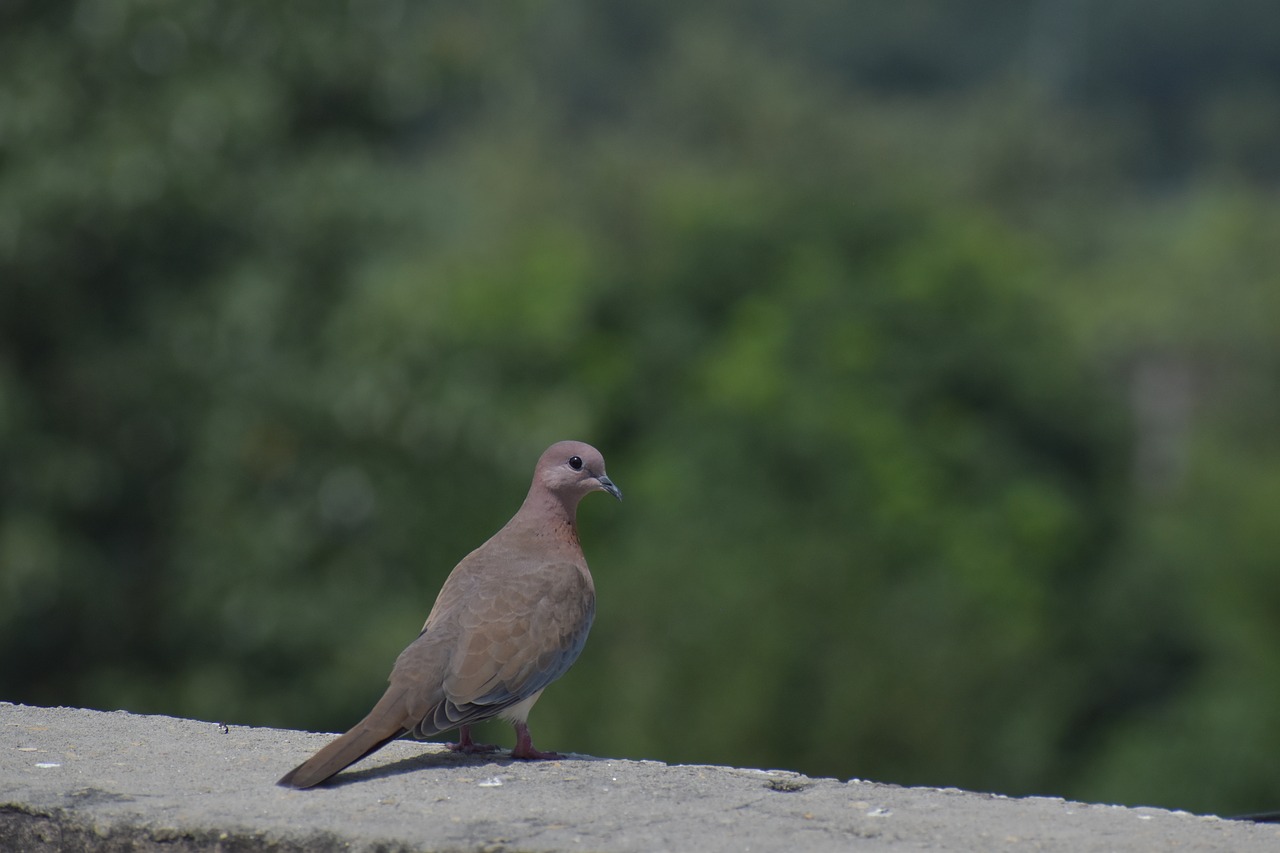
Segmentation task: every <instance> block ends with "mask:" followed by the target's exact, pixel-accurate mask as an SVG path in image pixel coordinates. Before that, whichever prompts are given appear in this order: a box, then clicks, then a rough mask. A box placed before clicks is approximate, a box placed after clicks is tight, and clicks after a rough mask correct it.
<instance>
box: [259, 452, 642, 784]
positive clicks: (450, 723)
mask: <svg viewBox="0 0 1280 853" xmlns="http://www.w3.org/2000/svg"><path fill="white" fill-rule="evenodd" d="M596 491H603V492H608V493H609V494H611V495H613V496H614V497H615V498H617V499H618V500H622V492H621V490H620V489H619V488H618V487H617V486H616V485H614V483H613V481H612V480H610V479H609V477H608V476H607V475H606V474H605V469H604V457H602V456H601V455H600V452H599V451H598V450H596V449H595V448H594V447H592V446H591V445H589V444H583V443H582V442H578V441H561V442H558V443H556V444H553V445H551V446H550V447H549V448H547V450H546V451H545V452H544V453H543V454H542V456H541V457H540V458H539V459H538V464H537V466H536V467H535V469H534V472H533V483H532V484H531V485H530V486H529V493H528V495H527V496H526V497H525V499H524V503H523V504H521V505H520V509H519V510H518V511H517V512H516V514H515V515H514V516H512V518H511V520H510V521H508V522H507V523H506V525H505V526H503V528H502V529H501V530H499V531H498V532H497V533H495V534H494V535H493V536H492V537H490V538H489V540H488V541H486V542H485V543H484V544H483V545H481V546H480V547H479V548H477V549H476V550H474V551H472V552H471V553H470V554H468V555H467V556H466V557H464V558H463V560H462V562H460V563H458V565H457V566H456V567H455V568H454V569H453V571H452V572H451V573H450V574H449V577H448V578H447V579H446V580H445V582H444V586H443V587H441V589H440V593H439V595H438V596H437V597H436V602H435V605H434V606H433V607H432V608H431V613H430V614H429V615H428V616H427V621H426V624H425V625H423V627H422V631H421V632H420V633H419V634H418V637H417V639H415V640H414V641H413V642H412V643H410V644H409V645H408V647H406V648H405V650H404V651H403V652H401V653H400V656H399V657H398V658H397V659H396V662H395V665H394V667H393V668H392V670H391V675H390V676H389V678H388V679H387V681H388V687H387V690H386V693H384V694H383V696H382V698H381V699H379V700H378V702H377V704H375V705H374V706H373V710H372V711H370V712H369V713H368V715H367V716H366V717H365V718H364V719H363V720H361V721H360V722H358V723H356V725H355V726H353V727H352V728H351V730H350V731H348V732H347V733H346V734H343V735H340V736H339V737H338V738H337V739H335V740H334V741H332V742H331V743H329V744H328V745H327V746H325V747H324V748H322V749H321V750H320V751H319V752H317V753H316V754H315V755H313V756H312V757H311V758H309V759H307V760H306V761H304V762H303V763H302V764H300V765H298V766H297V767H295V768H294V769H293V770H291V771H289V772H288V773H286V774H285V775H284V777H283V778H281V779H280V780H279V782H278V783H277V784H279V785H282V786H284V787H288V788H311V787H313V786H315V785H318V784H320V783H321V782H324V781H325V780H327V779H329V778H330V777H332V776H334V775H335V774H337V773H338V772H340V771H342V770H343V769H345V768H346V767H349V766H350V765H352V764H354V763H355V762H357V761H359V760H360V759H362V758H364V757H366V756H368V755H369V754H371V753H373V752H375V751H377V750H378V749H381V748H382V747H384V746H386V745H387V744H388V743H390V742H391V741H393V740H395V739H397V738H400V737H405V736H409V735H411V736H413V737H414V738H419V739H423V738H429V737H432V736H434V735H437V734H440V733H442V732H447V731H450V730H453V729H457V730H458V742H457V743H454V744H449V747H450V749H453V750H456V751H460V752H464V753H472V752H492V751H494V750H495V749H496V747H492V746H487V745H484V744H478V743H476V742H475V741H473V740H472V738H471V726H472V725H474V724H475V723H478V722H480V721H482V720H489V719H493V718H500V719H503V720H506V721H507V722H510V723H511V724H512V725H513V726H514V727H515V733H516V744H515V748H514V749H513V750H512V751H511V757H512V758H521V759H542V758H559V757H560V756H559V755H557V754H556V753H553V752H540V751H539V750H537V749H535V748H534V746H533V740H532V738H531V737H530V735H529V726H528V723H527V722H526V721H527V720H528V717H529V711H530V709H532V708H533V705H534V703H535V702H537V701H538V697H540V696H541V695H542V691H543V690H544V689H546V687H547V685H549V684H550V683H551V682H553V681H555V680H556V679H557V678H559V677H560V676H562V675H564V673H565V671H566V670H568V669H569V667H570V666H571V665H572V664H573V662H574V661H575V660H576V659H577V657H578V655H579V653H581V651H582V647H583V644H584V643H585V642H586V639H587V632H588V631H590V629H591V623H592V620H593V619H594V617H595V584H594V582H593V581H592V578H591V572H590V571H588V569H587V561H586V559H585V557H583V554H582V548H581V546H580V545H579V543H578V523H577V511H578V502H579V501H581V500H582V498H583V497H585V496H586V495H588V494H590V493H591V492H596Z"/></svg>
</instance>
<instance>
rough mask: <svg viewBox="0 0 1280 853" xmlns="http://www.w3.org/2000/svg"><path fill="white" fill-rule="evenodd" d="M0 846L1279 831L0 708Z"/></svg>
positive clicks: (1162, 845) (1264, 837)
mask: <svg viewBox="0 0 1280 853" xmlns="http://www.w3.org/2000/svg"><path fill="white" fill-rule="evenodd" d="M0 737H2V738H3V740H2V741H0V849H3V850H6V851H7V850H21V851H36V853H42V851H55V850H56V851H75V850H97V851H148V850H165V851H187V850H217V851H228V853H229V851H259V850H271V851H295V850H296V851H301V850H307V851H330V850H344V851H387V853H390V852H391V851H404V850H423V851H484V853H499V851H535V850H536V851H550V850H556V851H560V850H567V851H579V850H581V851H648V850H691V851H721V850H723V851H730V850H732V851H751V850H757V851H767V850H778V851H784V850H785V851H827V850H841V851H846V850H855V851H861V850H868V851H878V850H890V851H906V850H919V849H928V850H956V851H974V850H1000V851H1004V850H1009V851H1023V850H1071V851H1095V850H1096V851H1104V850H1105V851H1144V853H1145V852H1146V851H1160V850H1177V851H1194V850H1224V851H1226V850H1229V851H1238V852H1239V853H1248V851H1263V850H1267V851H1277V850H1280V827H1278V826H1276V825H1274V824H1253V823H1246V822H1240V821H1228V820H1221V819H1219V818H1215V817H1200V816H1196V815H1191V814H1186V813H1183V812H1170V811H1165V810H1162V809H1155V808H1138V809H1130V808H1120V807H1116V806H1104V805H1085V804H1082V803H1072V802H1066V801H1063V800H1059V799H1049V798H1028V799H1008V798H1004V797H997V796H992V795H989V794H974V793H969V792H965V791H958V790H937V789H932V788H901V787H897V786H894V785H883V784H876V783H873V782H862V781H857V780H853V781H849V782H839V781H837V780H834V779H810V778H807V777H804V776H801V775H798V774H796V773H790V772H786V771H777V770H742V769H736V768H732V767H706V766H669V765H666V764H661V763H658V762H652V761H619V760H610V759H602V758H591V757H588V756H577V755H575V756H570V757H568V758H566V759H565V760H562V761H553V762H536V763H525V762H512V761H510V760H508V759H505V758H503V757H501V755H500V756H499V757H498V758H496V759H494V758H485V757H463V756H457V755H454V754H452V753H449V752H447V751H445V750H444V749H443V748H442V747H441V746H439V745H437V744H420V743H412V742H398V743H394V744H391V745H390V746H389V747H387V748H386V749H384V750H382V752H380V753H377V754H376V755H374V756H372V757H370V758H368V759H366V760H365V761H363V762H361V763H359V764H357V765H356V766H355V767H354V768H352V769H350V770H348V771H346V772H345V773H343V774H342V775H340V776H338V777H337V778H336V779H335V782H336V784H333V785H332V786H331V787H324V788H317V789H315V790H311V791H291V790H285V789H283V788H279V787H277V786H276V785H275V784H274V783H275V780H276V779H277V778H278V777H279V776H281V775H282V774H283V773H284V772H285V771H286V770H288V769H289V768H290V767H292V766H293V765H294V764H296V763H298V762H299V761H301V760H302V759H304V758H306V757H307V756H308V755H309V754H310V753H311V752H312V751H314V750H315V749H317V748H318V747H320V746H321V745H322V744H324V743H326V742H327V741H328V740H329V737H330V736H328V735H321V734H309V733H304V732H296V731H283V730H276V729H258V728H241V727H239V726H232V727H230V728H224V727H222V726H220V725H219V724H217V723H206V722H198V721H195V720H182V719H173V718H170V717H150V716H139V715H135V714H128V713H125V712H122V711H117V712H114V713H104V712H101V711H87V710H82V709H76V708H36V707H30V706H24V705H12V704H8V703H0Z"/></svg>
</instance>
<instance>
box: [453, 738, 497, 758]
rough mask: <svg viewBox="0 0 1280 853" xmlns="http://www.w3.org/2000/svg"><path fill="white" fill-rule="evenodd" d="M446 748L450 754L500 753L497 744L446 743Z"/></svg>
mask: <svg viewBox="0 0 1280 853" xmlns="http://www.w3.org/2000/svg"><path fill="white" fill-rule="evenodd" d="M445 746H446V747H447V748H448V750H449V751H450V752H461V753H462V754H463V755H486V754H488V753H490V752H497V751H498V747H497V745H495V744H492V743H474V742H472V741H466V742H460V743H446V744H445Z"/></svg>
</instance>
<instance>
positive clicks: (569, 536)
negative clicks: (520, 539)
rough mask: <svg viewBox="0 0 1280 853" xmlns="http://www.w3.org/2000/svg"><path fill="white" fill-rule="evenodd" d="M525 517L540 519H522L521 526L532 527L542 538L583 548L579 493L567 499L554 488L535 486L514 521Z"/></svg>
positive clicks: (578, 548)
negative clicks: (579, 539)
mask: <svg viewBox="0 0 1280 853" xmlns="http://www.w3.org/2000/svg"><path fill="white" fill-rule="evenodd" d="M524 519H537V522H536V523H522V524H520V526H521V527H523V528H525V529H527V530H529V531H530V532H532V533H533V534H534V535H535V536H537V537H538V538H539V539H543V540H551V541H555V542H560V543H563V544H564V545H566V546H567V547H568V548H571V549H574V550H580V548H581V545H580V544H579V541H578V497H577V496H576V495H575V496H574V497H572V498H570V499H569V501H568V502H566V501H565V500H564V499H563V498H561V497H560V496H559V495H557V494H555V493H554V492H550V491H547V490H546V489H542V488H536V487H535V488H533V489H530V490H529V494H528V495H527V496H526V497H525V499H524V503H523V504H521V505H520V511H519V512H517V513H516V515H515V518H513V519H512V521H513V522H516V521H517V520H524Z"/></svg>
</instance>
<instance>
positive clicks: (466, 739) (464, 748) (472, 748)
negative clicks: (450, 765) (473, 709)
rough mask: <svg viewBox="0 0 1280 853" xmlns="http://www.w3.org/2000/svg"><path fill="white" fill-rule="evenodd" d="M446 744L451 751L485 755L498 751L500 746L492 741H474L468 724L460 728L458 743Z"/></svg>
mask: <svg viewBox="0 0 1280 853" xmlns="http://www.w3.org/2000/svg"><path fill="white" fill-rule="evenodd" d="M445 746H446V747H447V748H448V749H449V751H450V752H461V753H462V754H463V755H477V754H480V755H483V754H485V753H490V752H497V751H498V747H497V746H496V745H494V744H492V743H476V742H475V741H473V740H472V739H471V729H470V728H469V727H467V726H463V727H462V728H460V729H458V742H457V743H446V744H445Z"/></svg>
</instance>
